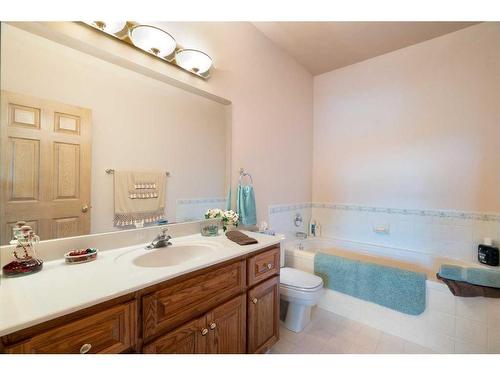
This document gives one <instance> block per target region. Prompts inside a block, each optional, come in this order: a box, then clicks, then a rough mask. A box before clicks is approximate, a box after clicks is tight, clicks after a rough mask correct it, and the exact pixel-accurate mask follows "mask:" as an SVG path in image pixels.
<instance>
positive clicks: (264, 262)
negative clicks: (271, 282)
mask: <svg viewBox="0 0 500 375" xmlns="http://www.w3.org/2000/svg"><path fill="white" fill-rule="evenodd" d="M247 264H248V269H247V274H248V286H252V285H255V284H257V283H258V282H260V281H262V280H265V279H267V278H269V277H271V276H274V275H276V274H277V273H279V269H280V248H279V246H278V247H273V248H271V249H269V250H267V251H265V252H263V253H260V254H257V255H255V256H253V257H251V258H248V261H247Z"/></svg>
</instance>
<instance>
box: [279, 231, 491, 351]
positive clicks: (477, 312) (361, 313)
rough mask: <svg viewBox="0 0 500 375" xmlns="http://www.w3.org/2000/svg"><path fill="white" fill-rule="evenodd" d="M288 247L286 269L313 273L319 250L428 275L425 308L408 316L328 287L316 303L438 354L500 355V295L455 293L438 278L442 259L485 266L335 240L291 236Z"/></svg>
mask: <svg viewBox="0 0 500 375" xmlns="http://www.w3.org/2000/svg"><path fill="white" fill-rule="evenodd" d="M284 247H285V265H286V266H287V267H293V268H298V269H301V270H303V271H307V272H311V273H313V272H314V255H315V253H316V252H318V251H321V252H323V253H329V254H333V255H338V256H342V257H346V258H349V259H356V260H362V261H367V262H373V263H377V264H381V265H387V266H391V267H398V268H402V269H406V270H409V271H416V272H422V273H425V274H426V275H427V281H426V286H427V290H426V294H427V297H426V298H427V300H426V310H425V311H424V313H422V314H421V315H418V316H411V315H406V314H403V313H400V312H398V311H394V310H391V309H388V308H385V307H383V306H379V305H377V304H374V303H371V302H368V301H364V300H360V299H357V298H355V297H352V296H349V295H345V294H342V293H339V292H337V291H333V290H330V289H325V293H324V295H323V297H322V298H321V300H320V302H319V304H318V306H319V307H321V308H323V309H325V310H328V311H331V312H333V313H336V314H338V315H341V316H344V317H346V318H348V319H352V320H355V321H358V322H360V323H363V324H366V325H369V326H372V327H374V328H377V329H379V330H381V331H383V332H386V333H388V334H391V335H395V336H399V337H401V338H403V339H405V340H408V341H411V342H414V343H416V344H418V345H422V346H424V347H427V348H430V349H432V350H434V351H436V352H439V353H500V299H491V298H483V297H475V298H462V297H455V296H453V294H451V292H450V291H449V290H448V287H447V286H446V285H445V284H444V283H443V282H441V281H439V280H438V279H437V278H436V273H437V271H438V270H439V267H440V265H441V264H443V263H447V264H456V265H461V266H469V267H470V266H474V267H486V266H483V265H481V264H479V263H467V262H464V261H460V260H456V259H450V258H445V257H436V256H433V255H427V254H421V253H416V252H411V251H405V250H401V249H394V248H389V247H379V246H372V245H367V244H363V243H355V242H349V241H339V240H336V239H331V238H310V239H304V240H293V241H288V242H286V243H285V244H284Z"/></svg>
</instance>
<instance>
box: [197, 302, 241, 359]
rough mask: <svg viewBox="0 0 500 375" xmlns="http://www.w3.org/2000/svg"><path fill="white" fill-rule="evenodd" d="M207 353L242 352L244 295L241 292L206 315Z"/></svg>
mask: <svg viewBox="0 0 500 375" xmlns="http://www.w3.org/2000/svg"><path fill="white" fill-rule="evenodd" d="M207 324H208V328H209V338H208V353H210V354H244V353H245V346H246V295H245V294H243V295H241V296H238V297H236V298H233V299H232V300H230V301H229V302H226V303H225V304H223V305H222V306H219V307H217V308H215V309H214V310H212V311H211V312H210V313H208V315H207Z"/></svg>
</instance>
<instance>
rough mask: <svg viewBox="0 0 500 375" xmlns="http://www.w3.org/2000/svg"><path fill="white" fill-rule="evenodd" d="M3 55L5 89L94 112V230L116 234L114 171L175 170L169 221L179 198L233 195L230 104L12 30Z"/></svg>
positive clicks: (170, 185) (169, 183) (7, 27)
mask: <svg viewBox="0 0 500 375" xmlns="http://www.w3.org/2000/svg"><path fill="white" fill-rule="evenodd" d="M1 57H2V60H1V63H2V69H1V73H2V74H1V87H2V89H3V90H8V91H13V92H18V93H23V94H28V95H32V96H36V97H41V98H45V99H51V100H56V101H60V102H63V103H67V104H71V105H75V106H81V107H86V108H90V109H92V182H91V195H92V197H91V204H92V210H91V232H92V233H99V232H104V231H109V230H113V177H112V176H109V175H107V174H106V173H105V172H104V171H105V169H107V168H115V169H125V170H127V169H128V170H130V169H132V170H134V169H145V170H148V169H159V170H166V171H169V172H170V174H171V176H170V177H169V178H168V179H167V190H166V202H167V204H166V213H167V218H168V219H169V221H174V220H175V219H176V217H178V216H177V212H176V210H177V209H178V207H176V202H177V200H178V199H194V198H198V199H199V198H223V197H225V191H226V188H227V180H226V156H227V155H226V154H227V153H226V141H227V143H229V142H230V140H229V139H227V138H228V137H227V130H226V125H227V121H226V111H227V110H228V109H229V107H228V106H225V105H222V104H220V103H216V102H214V101H212V100H209V99H206V98H204V97H201V96H199V95H195V94H192V93H189V92H187V91H185V90H182V89H179V88H177V87H173V86H170V85H168V84H165V83H163V82H159V81H157V80H154V79H151V78H148V77H144V76H143V75H141V74H138V73H135V72H132V71H130V70H128V69H124V68H121V67H117V66H116V65H113V64H111V63H108V62H105V61H102V60H100V59H97V58H95V57H92V56H89V55H87V54H84V53H82V52H79V51H76V50H74V49H71V48H68V47H65V46H61V45H59V44H56V43H54V42H52V41H49V40H47V39H45V38H41V37H39V36H36V35H33V34H30V33H27V32H25V31H23V30H20V29H18V28H16V27H13V26H10V25H3V28H2V56H1ZM198 218H200V219H201V216H199V217H198Z"/></svg>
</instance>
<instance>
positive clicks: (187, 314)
mask: <svg viewBox="0 0 500 375" xmlns="http://www.w3.org/2000/svg"><path fill="white" fill-rule="evenodd" d="M256 237H257V238H258V239H259V244H257V245H251V246H239V245H236V244H234V243H232V242H230V241H229V240H228V239H227V238H225V236H219V237H216V238H213V239H210V240H208V239H202V238H201V236H199V235H192V236H187V239H184V238H180V239H179V241H176V240H175V239H174V240H173V242H174V246H172V247H169V248H164V249H156V250H152V251H153V252H148V250H144V247H138V246H135V247H132V248H122V249H116V250H108V251H104V252H102V254H100V255H99V258H98V259H97V261H95V262H91V263H87V264H81V265H76V266H67V265H64V264H63V263H61V262H58V261H52V262H48V263H49V264H47V265H46V267H45V269H44V270H42V271H41V272H40V273H38V274H34V275H31V276H28V277H25V278H19V279H4V280H2V282H3V285H2V292H3V294H2V296H1V297H2V298H4V297H7V298H8V297H9V296H10V297H12V296H14V294H15V293H22V290H23V287H24V285H23V281H24V280H23V279H28V278H30V277H31V278H32V280H31V285H33V284H35V286H34V287H33V288H34V290H33V288H32V289H31V290H32V292H31V293H32V295H31V296H30V295H26V296H25V298H26V303H25V305H26V306H25V307H26V308H27V309H32V310H34V309H36V305H37V299H38V304H39V307H40V309H39V310H38V315H36V316H35V315H32V316H30V317H28V316H23V315H22V312H21V310H22V308H21V307H22V306H19V304H22V303H23V302H22V298H21V296H18V297H19V298H17V300H14V301H12V299H11V303H14V305H16V303H17V306H13V307H12V308H11V309H10V310H9V308H8V307H6V306H3V307H2V311H3V312H4V313H5V314H4V318H5V319H4V318H1V320H2V322H1V323H2V327H0V334H1V335H2V337H1V344H0V346H1V351H2V352H5V353H75V354H76V353H81V354H85V353H192V354H200V353H262V352H266V351H267V350H268V349H269V348H270V347H271V346H272V345H273V344H274V343H275V342H276V341H277V340H278V338H279V270H280V245H279V239H278V238H272V237H269V236H263V235H256ZM199 241H205V243H206V244H207V246H212V248H211V249H212V250H213V251H212V250H211V251H212V253H210V255H209V256H205V257H201V258H199V259H197V258H196V257H194V258H193V260H192V261H190V262H184V263H182V262H181V263H180V264H177V265H171V266H162V264H161V262H162V257H163V258H165V259H166V257H165V256H163V255H162V254H168V252H171V254H174V252H177V253H179V252H180V251H186V252H187V253H189V249H191V248H194V246H201V245H199V243H200V242H199ZM189 246H191V247H189ZM182 247H184V248H182ZM207 248H208V247H207ZM149 251H151V250H149ZM162 252H163V253H162ZM148 258H151V259H153V258H155V259H157V260H158V263H159V264H158V266H157V267H155V265H154V264H151V265H150V266H147V267H144V266H143V265H144V264H146V263H145V262H147V261H148ZM99 263H101V264H99ZM141 265H142V266H141ZM109 267H113V268H111V269H110V268H109ZM75 272H78V274H77V273H75ZM83 273H85V274H83ZM87 273H88V274H87ZM64 274H65V275H66V280H64V279H60V280H58V283H59V285H58V286H55V285H54V290H53V291H52V292H50V293H49V292H47V291H46V292H45V293H46V298H47V299H49V300H51V301H46V302H42V297H41V296H39V293H37V290H36V289H37V288H39V289H40V292H41V291H42V289H43V288H44V285H49V284H50V280H51V279H53V278H56V277H57V278H60V277H61V276H62V275H64ZM71 278H76V279H77V280H78V279H80V281H77V280H76V281H75V280H71ZM82 280H87V281H88V285H83V286H82V287H83V288H93V287H94V285H95V286H97V285H98V284H101V285H102V286H103V287H102V288H101V290H100V291H96V292H95V293H94V292H93V291H89V289H83V292H82V290H78V289H76V290H72V288H73V287H74V285H75V284H74V283H75V282H82ZM16 283H17V285H16ZM117 288H118V289H120V290H117ZM16 289H17V291H16ZM131 289H132V290H131ZM133 289H135V290H133ZM109 290H114V294H115V295H118V294H119V296H117V297H112V298H109V297H105V295H108V296H109V295H110V293H109ZM9 291H11V292H12V294H10V295H9V293H10V292H9ZM79 293H80V296H78V294H79ZM57 294H59V298H58V295H57ZM30 297H32V298H30ZM65 300H66V301H65ZM16 301H17V302H16ZM72 301H79V306H80V307H81V306H82V303H83V304H84V305H89V306H87V307H83V308H80V307H79V306H75V305H74V302H72ZM92 301H94V302H95V301H99V303H95V304H92ZM61 311H68V313H65V314H61ZM17 313H19V314H18V315H16V314H17ZM31 313H32V312H31ZM50 315H59V316H57V317H54V318H49V319H47V318H48V317H49V316H50ZM42 320H44V321H42ZM37 321H42V322H40V323H36V322H37ZM16 327H18V328H19V329H18V328H16Z"/></svg>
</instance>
